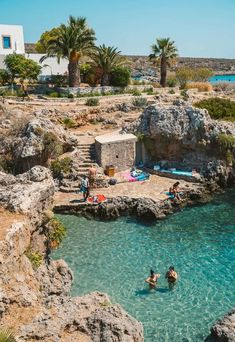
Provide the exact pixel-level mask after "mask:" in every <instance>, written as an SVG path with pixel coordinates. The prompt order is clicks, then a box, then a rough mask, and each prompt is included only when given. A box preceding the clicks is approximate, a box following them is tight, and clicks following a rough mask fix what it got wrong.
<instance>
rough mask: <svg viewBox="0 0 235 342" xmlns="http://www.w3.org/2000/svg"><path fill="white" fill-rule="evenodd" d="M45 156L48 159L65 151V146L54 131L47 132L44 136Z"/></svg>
mask: <svg viewBox="0 0 235 342" xmlns="http://www.w3.org/2000/svg"><path fill="white" fill-rule="evenodd" d="M43 145H44V151H43V154H44V157H45V159H46V160H48V159H49V158H55V157H58V156H59V155H61V154H62V153H63V146H62V144H61V143H60V141H59V139H58V138H57V136H56V135H55V134H54V133H52V132H46V133H45V134H44V136H43Z"/></svg>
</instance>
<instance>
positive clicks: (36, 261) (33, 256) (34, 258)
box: [25, 249, 43, 269]
mask: <svg viewBox="0 0 235 342" xmlns="http://www.w3.org/2000/svg"><path fill="white" fill-rule="evenodd" d="M25 255H26V256H27V258H28V259H29V260H30V262H31V264H32V266H33V268H34V269H36V268H38V267H39V266H40V265H41V264H42V260H43V257H42V255H41V254H40V253H39V252H32V251H31V249H28V250H27V251H26V252H25Z"/></svg>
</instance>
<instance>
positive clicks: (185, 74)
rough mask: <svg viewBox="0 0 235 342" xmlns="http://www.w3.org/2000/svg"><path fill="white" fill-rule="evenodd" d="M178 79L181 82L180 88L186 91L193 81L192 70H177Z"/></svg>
mask: <svg viewBox="0 0 235 342" xmlns="http://www.w3.org/2000/svg"><path fill="white" fill-rule="evenodd" d="M175 76H176V79H177V81H178V82H179V85H180V88H181V89H184V88H185V87H186V85H187V83H188V82H189V81H192V79H193V71H192V69H191V68H188V67H183V68H179V69H177V70H176V73H175Z"/></svg>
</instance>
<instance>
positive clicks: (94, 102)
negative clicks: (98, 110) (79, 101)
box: [86, 97, 100, 106]
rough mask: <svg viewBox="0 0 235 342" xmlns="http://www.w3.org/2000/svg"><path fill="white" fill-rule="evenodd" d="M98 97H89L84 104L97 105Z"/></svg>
mask: <svg viewBox="0 0 235 342" xmlns="http://www.w3.org/2000/svg"><path fill="white" fill-rule="evenodd" d="M99 102H100V101H99V99H97V98H95V97H94V98H89V99H87V100H86V105H87V106H98V105H99Z"/></svg>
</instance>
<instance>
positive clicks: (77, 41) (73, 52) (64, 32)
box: [40, 16, 96, 87]
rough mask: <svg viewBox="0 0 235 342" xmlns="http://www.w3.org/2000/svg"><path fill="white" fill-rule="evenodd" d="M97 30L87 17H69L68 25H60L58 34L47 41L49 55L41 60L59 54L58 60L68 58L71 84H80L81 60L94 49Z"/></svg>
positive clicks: (71, 85) (75, 85)
mask: <svg viewBox="0 0 235 342" xmlns="http://www.w3.org/2000/svg"><path fill="white" fill-rule="evenodd" d="M95 39H96V38H95V32H94V31H93V30H92V29H91V28H89V27H88V26H87V23H86V18H83V17H78V18H75V17H73V16H70V17H69V20H68V24H67V25H64V24H62V25H60V26H59V28H58V36H57V37H56V38H52V39H49V41H48V43H47V48H46V50H47V55H46V56H43V57H42V58H41V60H40V62H42V61H43V60H45V59H46V58H48V57H53V56H57V59H58V62H59V61H60V59H61V58H67V59H68V60H69V64H68V74H69V86H70V87H77V86H79V85H80V70H79V64H78V63H79V61H80V59H81V57H83V56H89V55H90V53H91V51H92V50H93V49H94V41H95Z"/></svg>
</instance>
